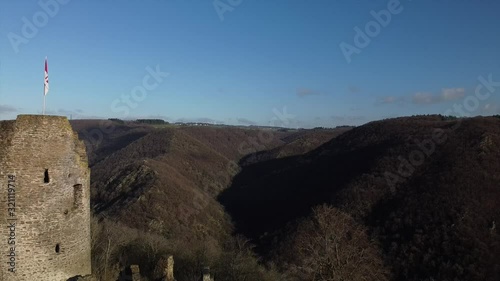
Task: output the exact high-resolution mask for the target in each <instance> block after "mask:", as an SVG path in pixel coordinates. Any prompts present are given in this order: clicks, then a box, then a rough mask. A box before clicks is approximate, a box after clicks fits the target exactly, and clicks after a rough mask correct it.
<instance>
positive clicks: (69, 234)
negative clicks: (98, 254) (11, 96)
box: [0, 115, 91, 281]
mask: <svg viewBox="0 0 500 281" xmlns="http://www.w3.org/2000/svg"><path fill="white" fill-rule="evenodd" d="M0 206H1V208H0V224H1V225H0V226H1V228H0V281H33V280H51V281H66V280H67V279H68V278H70V277H73V276H77V275H88V274H90V273H91V261H90V259H91V256H90V251H91V250H90V249H91V241H90V171H89V168H88V164H87V155H86V153H85V146H84V144H83V142H81V141H80V140H79V139H78V136H77V135H76V133H74V132H73V129H72V128H71V125H70V124H69V122H68V120H67V119H66V118H65V117H58V116H40V115H20V116H18V117H17V119H16V120H15V121H0Z"/></svg>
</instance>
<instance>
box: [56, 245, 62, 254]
mask: <svg viewBox="0 0 500 281" xmlns="http://www.w3.org/2000/svg"><path fill="white" fill-rule="evenodd" d="M60 252H61V246H60V245H59V244H56V253H58V254H59V253H60Z"/></svg>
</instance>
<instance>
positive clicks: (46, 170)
mask: <svg viewBox="0 0 500 281" xmlns="http://www.w3.org/2000/svg"><path fill="white" fill-rule="evenodd" d="M43 182H44V183H49V182H50V178H49V169H45V173H44V174H43Z"/></svg>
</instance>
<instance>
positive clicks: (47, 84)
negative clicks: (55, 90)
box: [43, 57, 49, 95]
mask: <svg viewBox="0 0 500 281" xmlns="http://www.w3.org/2000/svg"><path fill="white" fill-rule="evenodd" d="M43 86H44V90H43V94H44V95H47V93H48V92H49V66H48V64H47V57H45V80H44V83H43Z"/></svg>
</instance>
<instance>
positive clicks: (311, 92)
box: [297, 88, 320, 97]
mask: <svg viewBox="0 0 500 281" xmlns="http://www.w3.org/2000/svg"><path fill="white" fill-rule="evenodd" d="M319 94H320V92H318V91H315V90H312V89H308V88H299V89H297V96H299V97H306V96H314V95H319Z"/></svg>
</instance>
